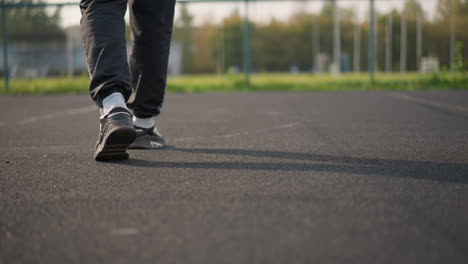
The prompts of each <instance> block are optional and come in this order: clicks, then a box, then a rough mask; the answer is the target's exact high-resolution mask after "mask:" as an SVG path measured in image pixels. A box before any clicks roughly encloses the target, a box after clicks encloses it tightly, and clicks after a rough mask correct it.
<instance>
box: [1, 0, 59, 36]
mask: <svg viewBox="0 0 468 264" xmlns="http://www.w3.org/2000/svg"><path fill="white" fill-rule="evenodd" d="M43 2H45V1H42V0H5V3H7V4H15V3H43ZM60 11H61V9H60V7H56V9H55V11H54V12H53V13H52V14H49V13H48V12H47V10H46V7H34V8H8V9H6V21H7V30H8V35H9V41H12V42H16V41H23V40H30V39H34V40H37V41H46V40H48V39H50V38H64V36H65V34H64V32H63V30H62V28H61V27H60ZM0 30H1V29H0ZM0 32H1V31H0Z"/></svg>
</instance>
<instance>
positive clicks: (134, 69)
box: [80, 0, 175, 118]
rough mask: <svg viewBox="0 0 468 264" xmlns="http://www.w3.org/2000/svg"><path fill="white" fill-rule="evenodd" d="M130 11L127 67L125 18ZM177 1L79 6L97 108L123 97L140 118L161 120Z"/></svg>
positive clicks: (93, 1)
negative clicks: (107, 100)
mask: <svg viewBox="0 0 468 264" xmlns="http://www.w3.org/2000/svg"><path fill="white" fill-rule="evenodd" d="M127 2H128V6H129V9H130V26H131V29H132V47H131V52H130V58H129V63H130V67H129V65H128V62H127V46H126V41H125V21H124V15H125V12H126V10H127ZM174 5H175V0H81V2H80V9H81V14H82V17H81V30H82V32H83V43H84V47H85V51H86V59H87V62H88V69H89V74H90V76H91V85H90V88H89V92H90V94H91V97H92V98H93V100H94V102H95V103H96V104H97V105H98V106H99V107H102V103H101V101H102V99H103V98H104V97H106V96H107V95H109V94H111V93H113V92H121V93H122V94H123V95H124V97H125V99H126V100H127V104H128V105H129V107H130V108H132V109H133V111H134V114H135V116H137V117H143V118H144V117H152V116H157V115H158V114H159V113H160V112H161V108H162V104H163V101H164V95H165V92H166V77H167V64H168V59H169V49H170V42H171V36H172V25H173V20H174Z"/></svg>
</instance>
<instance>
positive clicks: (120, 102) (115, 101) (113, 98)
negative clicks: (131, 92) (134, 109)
mask: <svg viewBox="0 0 468 264" xmlns="http://www.w3.org/2000/svg"><path fill="white" fill-rule="evenodd" d="M115 107H123V108H125V109H127V110H128V108H127V105H126V104H125V99H124V97H123V95H122V94H121V93H118V92H115V93H111V94H110V95H109V96H107V97H106V98H104V99H103V100H102V109H101V114H102V115H103V116H104V115H107V113H109V112H110V110H112V109H113V108H115Z"/></svg>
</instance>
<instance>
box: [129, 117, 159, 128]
mask: <svg viewBox="0 0 468 264" xmlns="http://www.w3.org/2000/svg"><path fill="white" fill-rule="evenodd" d="M133 125H134V126H137V127H141V128H152V127H153V126H154V120H153V118H152V117H149V118H140V117H136V116H134V117H133Z"/></svg>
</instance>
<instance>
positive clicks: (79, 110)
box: [16, 105, 97, 125]
mask: <svg viewBox="0 0 468 264" xmlns="http://www.w3.org/2000/svg"><path fill="white" fill-rule="evenodd" d="M94 111H97V108H96V106H94V105H90V106H85V107H80V108H72V109H68V110H65V111H63V112H58V113H50V114H45V115H39V116H30V117H27V118H25V119H22V120H19V121H18V122H16V124H17V125H26V124H30V123H34V122H37V121H43V120H49V119H54V118H60V117H66V116H73V115H79V114H84V113H90V112H94Z"/></svg>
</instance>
